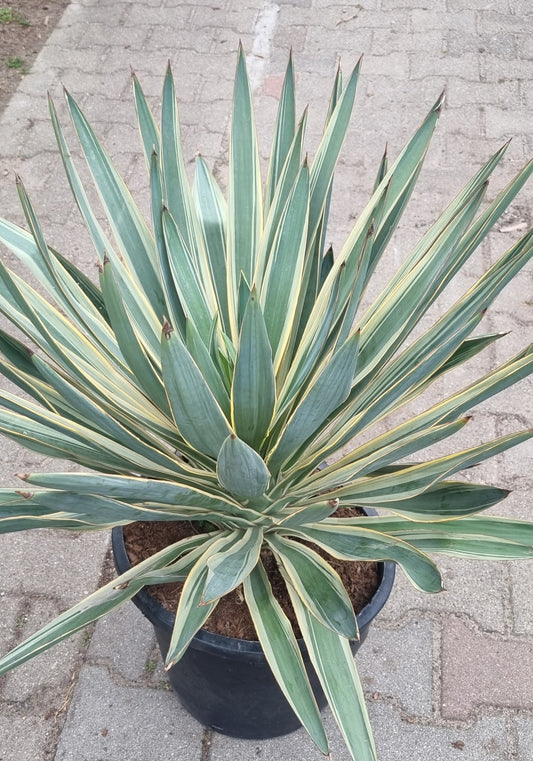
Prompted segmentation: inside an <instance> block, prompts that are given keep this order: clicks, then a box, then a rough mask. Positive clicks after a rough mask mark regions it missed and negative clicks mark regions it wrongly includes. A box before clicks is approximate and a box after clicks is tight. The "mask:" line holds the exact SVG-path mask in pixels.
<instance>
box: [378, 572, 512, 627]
mask: <svg viewBox="0 0 533 761" xmlns="http://www.w3.org/2000/svg"><path fill="white" fill-rule="evenodd" d="M436 562H437V564H438V566H439V568H440V570H441V573H442V575H443V579H444V586H445V589H446V591H445V592H441V593H439V594H435V595H429V594H425V593H423V592H419V591H418V590H416V589H414V587H413V586H412V585H411V584H410V583H409V581H407V579H406V578H405V577H404V575H403V573H402V572H401V571H400V570H399V571H398V572H397V574H396V579H395V582H394V587H393V592H392V595H391V597H390V598H389V600H388V602H387V604H386V606H385V608H384V609H383V610H382V612H381V614H380V615H381V618H382V620H383V621H385V622H387V623H393V622H395V621H396V622H397V621H401V619H402V617H403V616H405V615H406V614H409V611H427V612H431V613H434V614H441V615H442V616H443V617H447V616H448V615H449V614H450V613H459V614H464V615H467V616H469V617H470V618H472V619H473V620H474V621H477V622H478V624H479V625H480V626H483V627H484V628H485V629H486V630H488V631H499V632H502V633H503V632H504V631H505V626H506V621H505V599H506V595H507V582H506V578H505V567H504V566H503V565H502V564H499V563H491V562H488V561H475V562H473V561H468V560H463V559H459V558H444V557H439V558H436Z"/></svg>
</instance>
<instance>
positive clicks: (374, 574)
mask: <svg viewBox="0 0 533 761" xmlns="http://www.w3.org/2000/svg"><path fill="white" fill-rule="evenodd" d="M193 533H194V529H193V528H192V526H191V524H189V523H186V522H183V523H181V522H180V523H178V522H176V523H168V522H162V523H158V522H146V523H144V522H143V523H141V522H139V523H132V524H130V525H128V526H125V527H124V538H125V542H126V550H127V553H128V556H129V558H130V561H131V563H132V565H136V564H137V563H140V562H141V560H144V559H146V558H148V557H150V556H151V555H153V554H154V553H155V552H157V551H158V550H160V549H163V547H166V546H168V545H169V544H172V543H173V542H177V541H179V540H180V539H184V538H185V537H187V536H191V535H192V534H193ZM319 552H320V554H321V555H322V556H323V557H325V558H326V559H327V560H328V562H329V563H330V565H331V566H332V567H333V568H334V569H335V570H336V571H337V573H338V574H339V576H340V577H341V579H342V582H343V584H344V586H345V588H346V591H347V592H348V595H349V597H350V600H351V601H352V605H353V607H354V610H355V612H356V613H358V612H359V611H360V610H362V608H364V606H365V605H366V604H367V603H368V602H369V601H370V599H371V598H372V596H373V594H374V592H375V591H376V589H377V586H378V571H377V564H376V563H368V562H359V561H357V562H353V561H343V560H336V559H335V558H331V557H329V556H327V555H326V554H325V553H324V552H322V551H319ZM262 560H263V564H264V566H265V569H266V571H267V573H268V576H269V579H270V583H271V585H272V589H273V591H274V594H275V596H276V599H277V600H278V602H279V603H280V605H281V607H282V608H283V610H284V612H285V614H286V615H287V617H288V618H289V620H290V621H291V623H292V626H293V629H294V632H295V634H296V636H297V637H299V636H300V631H299V629H298V625H297V623H296V617H295V615H294V612H293V610H292V606H291V603H290V599H289V595H288V593H287V590H286V588H285V583H284V581H283V578H282V576H281V574H280V572H279V570H278V568H277V565H276V561H275V560H274V557H273V556H272V554H271V553H270V552H268V551H264V552H263V553H262ZM182 586H183V585H182V584H180V583H172V584H161V585H157V586H152V587H149V591H150V593H151V594H152V595H153V596H154V597H155V598H156V599H157V600H158V601H159V602H160V603H161V604H162V605H164V606H165V607H166V608H167V609H168V610H170V611H172V612H174V611H175V610H176V608H177V606H178V601H179V596H180V594H181V589H182ZM204 628H205V629H208V630H209V631H212V632H215V633H217V634H224V635H226V636H228V637H237V638H239V639H248V640H256V639H257V635H256V633H255V629H254V625H253V623H252V619H251V616H250V614H249V612H248V608H247V607H246V604H245V602H244V599H243V595H242V591H241V589H236V590H234V591H233V592H231V593H230V594H228V595H226V596H225V597H223V598H222V599H221V600H220V602H219V603H218V605H217V606H216V608H215V610H214V611H213V613H212V614H211V616H210V617H209V619H208V620H207V622H206V624H205V625H204Z"/></svg>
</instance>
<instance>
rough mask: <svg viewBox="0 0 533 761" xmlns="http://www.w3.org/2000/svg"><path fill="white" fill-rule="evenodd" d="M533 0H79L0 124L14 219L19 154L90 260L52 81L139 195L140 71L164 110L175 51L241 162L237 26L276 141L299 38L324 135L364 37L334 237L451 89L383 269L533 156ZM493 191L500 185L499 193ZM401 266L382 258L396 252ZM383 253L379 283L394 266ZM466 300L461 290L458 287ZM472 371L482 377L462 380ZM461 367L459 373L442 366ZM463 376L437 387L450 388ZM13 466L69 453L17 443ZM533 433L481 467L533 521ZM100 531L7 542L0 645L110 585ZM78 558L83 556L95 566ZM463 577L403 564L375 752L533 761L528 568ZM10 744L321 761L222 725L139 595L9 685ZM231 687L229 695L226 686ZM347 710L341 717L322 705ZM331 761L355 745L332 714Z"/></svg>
mask: <svg viewBox="0 0 533 761" xmlns="http://www.w3.org/2000/svg"><path fill="white" fill-rule="evenodd" d="M532 28H533V6H532V4H531V1H530V0H492V1H491V2H489V0H468V1H467V0H432V2H427V0H362V2H361V3H345V4H342V3H340V2H334V1H333V2H332V1H331V0H292V1H291V2H284V0H277V2H271V1H270V0H246V2H236V0H197V2H185V1H184V0H183V1H182V0H143V2H134V1H129V0H78V2H72V3H71V5H70V6H69V7H68V8H67V10H66V12H65V14H64V16H63V18H62V19H61V22H60V23H59V25H58V27H57V28H56V30H55V31H54V32H53V33H52V35H51V37H50V38H49V40H48V42H47V44H46V46H45V47H44V49H43V50H42V52H41V53H40V55H39V57H38V58H37V60H36V62H35V64H34V66H33V67H32V69H31V72H30V73H29V74H28V75H27V76H26V77H25V79H24V80H23V82H22V84H21V85H20V87H19V89H18V91H17V93H16V94H15V95H14V96H13V98H12V99H11V101H10V103H9V105H8V106H7V108H6V109H5V111H4V113H3V114H2V115H1V118H0V214H1V215H2V216H4V217H7V218H9V219H12V220H15V221H21V212H20V211H19V207H18V201H17V194H16V190H15V185H14V178H13V170H16V171H17V172H18V173H19V174H20V175H21V176H22V178H23V179H24V181H25V183H26V186H27V188H28V190H29V192H30V194H31V197H32V198H33V200H34V202H35V203H36V206H37V208H38V210H39V211H40V213H41V218H42V223H43V226H44V229H45V230H46V232H47V235H48V238H49V242H50V243H51V244H53V245H54V246H55V247H56V248H59V250H61V251H62V252H64V253H65V254H67V255H68V256H71V257H73V258H74V259H75V260H76V261H77V262H78V263H79V264H81V265H82V266H84V267H85V268H86V270H87V271H89V272H90V271H91V268H93V267H94V262H93V256H92V253H91V247H90V244H89V242H88V239H87V237H86V235H85V234H84V233H83V232H82V230H81V225H80V223H79V220H78V218H77V215H76V213H75V211H74V209H73V203H72V201H71V198H70V196H69V190H68V187H67V183H66V180H65V179H64V177H63V175H62V171H61V166H60V160H59V158H58V155H57V152H56V148H55V144H54V139H53V135H52V129H51V126H50V123H49V118H48V113H47V104H46V91H47V90H49V91H50V92H51V93H52V95H54V96H55V97H56V100H57V101H58V102H60V101H61V97H60V96H61V83H64V84H65V85H66V86H67V87H68V89H69V90H70V91H71V92H72V93H73V94H74V95H75V96H76V97H77V98H78V99H79V100H80V101H81V104H82V106H83V107H84V108H85V110H86V112H87V114H88V116H89V117H90V118H91V120H92V121H93V123H94V124H95V126H96V127H97V129H98V131H99V133H100V134H101V136H102V137H103V138H104V139H105V143H106V145H107V147H108V149H109V151H110V153H111V155H112V156H113V157H114V158H115V159H116V161H117V164H118V166H119V168H120V169H121V170H122V171H123V173H124V175H125V177H126V179H127V180H128V182H130V183H131V186H132V189H133V192H134V194H136V195H137V196H138V197H139V198H140V199H141V202H145V199H146V184H147V183H146V177H145V172H144V166H143V162H142V159H141V157H140V153H139V147H138V136H137V134H136V128H135V126H134V109H133V105H132V98H131V93H130V73H129V67H130V65H131V66H133V68H134V69H135V71H136V72H137V74H138V76H139V78H140V80H141V82H142V84H143V86H144V88H145V91H146V92H147V95H148V96H149V98H150V100H151V102H152V103H153V104H154V107H156V108H157V107H158V104H159V98H160V91H161V85H162V78H163V74H164V70H165V66H166V62H167V59H169V58H170V60H171V61H172V63H173V65H174V70H175V73H176V80H177V86H178V91H179V99H180V108H181V111H180V113H181V120H182V127H183V133H184V137H185V146H186V155H187V156H188V157H190V159H191V162H192V158H193V156H194V154H195V152H196V151H197V150H200V151H201V152H202V153H203V154H204V155H205V156H206V157H207V159H208V160H209V161H210V162H212V163H215V164H216V166H217V171H219V172H220V175H221V177H222V178H224V162H225V159H226V153H227V130H228V114H229V110H230V100H231V94H232V78H233V71H234V64H235V51H236V48H237V45H238V41H239V39H241V40H242V42H243V44H244V46H245V49H246V51H247V54H248V60H249V65H250V73H251V79H252V83H253V87H254V90H255V96H256V103H257V121H258V125H259V134H260V138H261V140H262V146H263V150H264V151H265V152H266V146H267V145H268V139H269V138H270V135H271V131H272V125H273V122H274V117H275V110H276V106H277V100H276V99H277V96H278V94H279V89H280V84H281V77H282V75H283V71H284V67H285V63H286V58H287V54H288V51H289V48H290V46H292V49H293V52H294V56H295V63H296V67H297V72H298V97H299V100H298V103H299V107H300V108H303V107H304V106H305V104H306V103H309V104H310V122H309V130H308V141H307V145H308V148H309V151H310V154H311V155H312V153H313V151H314V149H315V147H316V145H317V140H318V137H319V134H320V131H321V126H322V121H323V118H324V115H325V110H326V106H327V100H328V98H329V92H330V86H331V82H332V77H333V73H334V70H335V66H336V63H337V61H338V58H339V57H341V59H342V62H343V66H344V68H345V70H346V71H348V70H349V69H350V67H351V66H352V65H353V64H354V63H355V62H356V60H357V59H358V57H359V55H360V54H361V53H364V55H365V60H364V66H363V72H362V76H361V81H360V86H359V93H358V105H357V110H356V115H355V119H354V124H353V128H352V129H351V132H350V137H349V140H348V144H347V146H346V150H345V151H344V153H343V159H342V161H341V165H340V167H339V171H338V173H337V183H336V186H335V194H334V211H333V214H332V220H331V233H330V234H331V240H332V241H333V243H334V244H337V245H338V243H339V241H341V240H342V238H343V235H344V234H345V232H346V230H347V229H348V225H349V223H350V219H352V220H353V216H354V215H355V214H356V213H357V210H358V209H360V208H361V204H362V203H363V202H364V200H365V198H366V197H367V195H368V192H369V190H370V188H371V187H372V183H373V179H374V174H375V171H376V168H377V164H378V161H379V158H380V156H381V153H382V151H383V148H384V145H385V143H386V142H387V141H388V146H389V153H390V155H391V156H395V155H397V152H398V151H399V150H400V149H401V147H402V146H403V144H404V142H405V140H406V139H407V137H408V136H409V135H410V133H411V132H412V130H414V129H415V127H416V126H417V124H418V123H419V122H420V120H421V119H422V118H423V116H424V114H425V113H426V111H427V110H428V109H429V108H430V107H431V105H432V104H433V102H434V101H435V100H436V99H437V97H438V95H439V93H440V92H441V90H442V89H443V87H445V88H446V91H447V100H446V106H445V108H444V111H443V114H442V117H441V121H440V124H439V128H438V131H437V134H436V136H435V139H434V143H433V147H432V149H431V151H430V154H429V157H428V159H427V163H426V166H425V169H424V171H423V174H422V177H421V180H420V184H419V188H418V190H417V192H416V193H415V196H414V198H413V201H412V203H411V205H410V207H409V211H408V213H407V216H406V218H405V221H404V222H403V224H402V228H401V230H400V232H399V234H398V235H397V236H396V238H395V239H394V241H393V243H392V244H391V247H390V252H389V262H392V263H393V264H397V263H398V262H399V261H400V260H401V258H402V256H403V255H404V254H405V251H406V250H407V248H408V246H409V245H410V244H411V243H412V242H413V241H414V240H416V238H417V236H419V235H420V233H421V232H422V231H423V230H424V229H426V227H427V225H428V224H429V223H430V221H431V220H432V218H433V217H434V215H435V214H436V213H437V212H438V211H439V210H441V209H442V208H443V206H444V204H445V203H446V202H447V201H448V200H449V199H451V198H452V197H453V195H454V194H455V193H456V192H457V191H458V190H459V188H460V187H461V186H462V184H463V183H464V182H466V180H467V179H468V178H469V176H470V175H472V174H473V173H474V171H475V170H476V169H477V168H478V167H479V166H480V164H481V163H482V162H483V161H484V160H486V159H487V158H488V157H489V155H490V154H491V153H492V152H493V151H494V150H495V149H497V148H498V147H499V146H500V145H501V144H502V143H503V142H505V141H506V140H507V139H508V138H510V137H513V141H512V144H511V147H510V148H509V151H508V154H507V156H506V158H505V159H504V161H503V165H502V168H501V170H500V171H499V172H498V173H497V176H496V178H495V187H497V188H501V187H503V185H504V184H505V182H506V181H507V180H508V179H509V178H510V177H511V176H512V175H513V174H514V173H515V172H516V171H517V170H518V169H519V167H520V166H521V165H522V164H524V163H525V161H526V160H527V159H528V158H529V157H530V156H531V155H533V119H532V109H533V95H532V90H531V86H530V82H531V80H532V78H533V37H532V34H531V32H532ZM494 192H495V191H494V190H492V189H489V194H491V193H492V194H493V193H494ZM532 211H533V187H532V186H531V185H530V186H529V189H526V190H525V191H524V192H523V193H522V194H521V196H520V197H519V199H518V200H517V201H516V203H515V204H514V205H513V207H512V209H511V211H510V213H509V214H508V215H507V216H506V218H505V219H504V220H503V221H502V222H501V224H500V225H499V226H498V228H497V229H496V231H495V232H494V233H493V234H492V235H491V237H490V239H489V241H488V243H487V245H485V246H484V248H483V250H482V252H481V253H480V256H479V259H478V260H476V261H475V262H473V263H472V264H471V265H469V266H468V267H467V268H466V270H465V272H464V274H463V277H462V284H461V285H462V287H463V288H467V287H468V285H469V284H470V283H471V282H472V278H473V277H474V276H475V274H476V272H477V271H478V270H479V267H480V266H486V265H487V263H488V262H490V261H493V260H494V258H495V257H496V256H497V255H498V253H501V252H503V251H504V250H506V248H507V247H508V246H509V245H510V244H511V243H512V242H513V241H514V240H516V238H517V237H518V235H519V234H520V231H521V230H523V229H525V228H526V227H527V226H528V225H530V224H531V217H532ZM390 266H391V265H390V264H389V265H388V268H389V269H390ZM386 274H387V268H385V271H384V272H383V273H382V274H381V276H378V280H379V277H382V278H383V277H385V276H386ZM532 275H533V270H532V268H531V267H529V269H528V270H527V271H524V272H523V273H522V274H521V276H520V277H519V279H518V280H517V281H516V283H515V284H514V285H513V286H512V287H510V288H508V289H507V290H506V291H505V292H504V294H503V296H502V297H501V298H500V299H499V300H498V302H497V304H496V305H495V308H493V309H492V311H491V314H490V317H488V318H487V319H486V329H487V330H488V331H490V330H494V329H498V330H502V331H510V335H509V336H508V337H507V338H506V339H505V340H504V341H500V342H498V345H497V346H495V347H494V349H492V351H489V352H488V356H487V357H483V358H480V359H478V360H476V367H475V368H474V369H475V370H480V369H481V364H480V363H481V362H484V361H487V362H489V363H490V362H493V361H494V360H496V359H498V358H499V359H502V358H503V357H505V356H509V355H511V354H512V353H515V352H516V351H518V349H519V347H521V346H524V345H525V344H526V343H527V342H528V341H530V340H531V331H532V324H533V289H532V280H533V278H532ZM454 295H455V294H450V297H452V296H454ZM465 377H466V371H465V375H464V377H463V379H464V378H465ZM446 383H449V381H446ZM446 383H445V384H443V385H444V387H446ZM531 390H532V385H531V383H529V384H528V383H526V382H524V383H522V384H521V385H519V386H518V387H516V388H515V389H513V391H512V392H511V393H509V394H507V396H506V397H505V400H503V401H502V399H500V398H498V397H497V398H496V399H494V400H492V401H491V402H489V403H486V404H485V405H484V406H483V407H482V408H480V409H479V410H477V411H476V412H475V413H474V419H473V421H472V422H471V424H470V425H469V426H467V430H466V431H465V445H466V444H467V443H473V442H476V441H480V440H483V439H485V438H488V437H490V436H493V435H497V434H501V433H503V432H504V431H507V430H513V429H517V428H520V427H525V426H528V425H531V424H532V423H533V404H532V400H531V399H532V397H531ZM0 456H1V457H2V459H3V468H2V481H3V483H4V484H8V483H13V480H12V479H13V478H14V477H13V475H12V474H14V473H17V472H28V471H32V470H33V471H35V470H42V469H55V470H57V469H63V468H64V467H65V466H64V465H62V464H59V466H58V464H57V463H54V462H51V461H49V460H46V461H44V462H43V460H42V459H41V458H39V457H38V456H36V455H35V456H34V455H30V454H28V453H24V452H21V451H19V450H18V449H17V448H16V447H14V446H13V445H12V444H10V443H9V442H6V441H4V442H3V443H2V448H1V455H0ZM532 460H533V458H532V448H531V446H529V447H528V446H527V445H524V446H522V447H521V448H518V449H516V450H513V451H512V452H511V453H509V454H507V455H506V456H503V457H498V458H497V459H496V460H495V462H494V463H492V464H490V465H489V466H486V467H483V469H479V470H478V471H477V473H476V478H478V480H479V479H480V478H486V479H488V480H489V481H491V482H494V483H497V484H498V485H500V486H503V487H507V488H510V489H513V494H512V495H511V497H510V498H509V500H507V502H506V503H505V506H504V507H503V508H502V510H504V511H505V512H506V514H508V515H513V516H522V517H531V506H530V501H531V494H532V491H531V486H532V481H533V477H532V472H533V470H532V464H533V462H532ZM106 550H107V538H106V537H105V536H99V535H94V536H88V535H86V536H83V537H81V538H80V537H77V536H76V537H73V536H68V535H67V536H65V535H60V534H58V533H54V532H49V533H46V534H42V535H41V534H39V535H36V534H34V535H28V536H17V535H13V536H3V537H0V610H1V614H0V648H1V650H2V652H4V651H5V650H7V649H8V648H9V647H10V646H11V645H12V644H13V643H14V642H15V641H18V640H19V639H20V638H22V637H23V636H25V635H27V634H29V633H30V632H31V631H33V630H35V629H36V628H37V627H38V626H39V625H40V624H41V623H42V622H43V621H45V620H47V619H49V618H51V617H52V616H53V615H55V614H56V613H57V612H58V611H60V610H63V609H64V608H65V607H66V606H67V605H69V604H71V603H73V602H74V601H76V600H78V599H79V598H80V597H81V596H82V595H83V594H85V593H87V592H89V591H90V590H91V589H93V588H94V586H95V584H96V583H97V582H98V580H99V578H100V575H101V572H102V567H103V563H104V558H105V555H106ZM80 561H81V571H80ZM442 568H443V570H444V576H445V580H446V588H447V591H446V592H445V593H443V594H441V595H439V596H437V597H432V598H429V597H427V596H423V595H421V594H419V593H417V592H416V591H414V590H412V589H411V588H410V587H409V585H408V584H407V582H405V581H404V580H403V579H402V578H398V580H397V582H396V584H395V589H394V593H393V596H392V599H391V601H390V602H389V604H388V605H387V607H386V608H385V610H384V612H383V614H382V615H381V616H380V618H379V619H378V621H377V622H376V623H375V625H374V627H373V631H372V632H371V636H370V637H369V640H368V642H367V644H366V645H365V647H364V648H363V649H362V651H361V654H360V655H359V656H358V662H359V667H360V670H361V673H362V677H363V680H364V685H365V688H366V690H367V697H368V704H369V709H370V713H371V715H372V719H373V724H374V728H375V734H376V740H377V745H378V749H379V755H380V759H381V761H400V759H402V761H403V760H404V759H405V758H409V759H412V761H425V760H426V759H429V758H438V759H441V760H442V761H455V760H456V759H457V760H458V761H459V760H461V761H510V760H511V759H513V760H517V759H518V760H519V761H531V760H532V759H533V604H532V599H533V597H532V590H533V563H531V562H524V563H521V564H518V563H516V564H515V563H501V564H493V563H485V562H483V563H477V564H474V563H467V562H464V561H462V560H456V561H452V560H445V561H444V562H443V563H442ZM0 684H1V691H0V759H1V761H40V760H41V759H43V760H44V759H46V760H49V759H56V761H104V759H105V761H147V760H148V759H151V758H154V757H157V758H167V759H169V760H170V759H180V761H199V760H200V759H203V760H204V761H207V760H209V761H226V760H227V761H229V760H230V759H235V758H239V759H242V761H252V759H256V758H276V759H277V761H289V760H291V761H292V760H294V759H309V761H311V759H318V758H319V757H320V754H319V753H318V751H316V750H315V749H314V748H313V747H312V745H311V743H310V742H309V741H308V739H307V737H306V735H305V734H304V733H303V732H298V733H296V734H293V735H290V736H288V737H285V738H281V739H277V740H272V741H269V742H262V743H258V742H245V741H240V740H234V739H231V738H227V737H223V736H220V735H217V734H213V735H211V734H210V733H208V732H206V731H205V730H204V729H203V727H201V726H200V725H199V724H197V723H196V722H195V721H194V720H193V719H192V718H190V717H189V716H188V715H187V714H186V712H185V711H184V710H183V709H182V708H181V707H180V705H179V703H178V701H177V699H176V698H175V697H174V695H173V694H172V693H171V692H169V691H168V690H167V688H166V683H165V681H164V676H163V673H162V670H161V664H160V662H159V659H158V657H157V653H156V650H155V647H154V641H153V637H152V634H151V629H150V626H149V625H148V624H146V622H145V621H144V620H143V619H142V618H141V617H140V615H138V614H137V611H136V610H134V609H133V606H128V607H125V608H123V609H122V610H121V611H120V612H118V613H117V614H116V615H112V616H109V617H108V618H107V619H104V620H102V621H101V622H99V623H98V624H97V625H96V628H95V630H94V633H93V634H92V638H91V636H90V632H89V633H84V634H80V635H78V636H77V637H74V638H73V639H71V640H70V641H68V642H65V643H63V644H62V645H60V646H59V647H57V648H55V649H54V650H52V651H49V652H48V653H46V654H43V655H42V656H40V657H39V658H38V659H36V660H34V661H33V662H31V663H30V664H27V665H25V666H24V667H22V668H21V669H19V670H18V671H16V672H14V673H12V674H10V675H8V676H7V677H6V678H4V679H3V680H2V681H1V682H0ZM228 699H231V696H228ZM328 723H329V725H331V721H330V720H329V719H328ZM331 735H332V738H333V758H334V759H336V761H342V760H343V759H347V757H348V756H347V753H346V751H345V749H344V747H343V743H342V741H341V740H340V738H339V736H338V733H337V732H336V730H335V729H334V728H333V727H331Z"/></svg>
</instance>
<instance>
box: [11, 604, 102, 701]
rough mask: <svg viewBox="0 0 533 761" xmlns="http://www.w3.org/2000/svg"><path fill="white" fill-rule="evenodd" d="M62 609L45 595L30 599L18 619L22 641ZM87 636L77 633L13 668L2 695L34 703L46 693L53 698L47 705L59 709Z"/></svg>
mask: <svg viewBox="0 0 533 761" xmlns="http://www.w3.org/2000/svg"><path fill="white" fill-rule="evenodd" d="M2 607H3V606H2ZM60 612H61V610H60V609H59V606H58V605H57V603H56V602H54V601H52V600H47V599H46V598H40V599H36V600H32V601H31V602H29V603H28V604H27V612H25V613H24V614H20V615H19V617H18V620H17V622H16V630H17V635H18V639H19V641H22V640H24V639H26V638H27V637H28V636H30V635H31V634H33V633H34V632H36V631H37V630H38V629H40V628H41V627H42V626H44V624H46V623H48V622H49V621H52V619H54V618H55V617H56V616H57V615H59V613H60ZM86 637H87V635H86V634H85V633H83V632H80V633H78V634H74V635H73V636H72V637H70V638H68V639H66V640H64V641H63V642H60V643H59V644H58V645H56V646H55V647H53V648H51V649H50V650H46V651H45V652H43V653H41V654H40V655H38V656H37V657H36V658H35V659H32V660H30V661H26V663H23V664H22V665H21V666H19V667H18V668H16V669H15V670H14V671H10V672H9V673H8V674H6V675H5V677H4V680H5V685H4V688H3V690H2V697H3V698H4V699H5V700H12V701H15V702H18V703H27V704H28V705H31V704H32V702H34V699H35V700H37V699H39V700H40V697H38V696H40V695H42V694H45V693H46V694H47V695H48V696H49V698H48V699H49V701H50V703H49V705H48V709H49V710H53V711H54V712H55V711H58V710H59V709H60V708H61V705H62V704H63V701H64V696H65V694H67V692H68V688H69V685H70V683H71V680H72V676H73V674H74V673H75V671H76V669H77V667H78V665H79V661H80V651H81V650H82V649H83V643H84V642H85V641H86Z"/></svg>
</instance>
